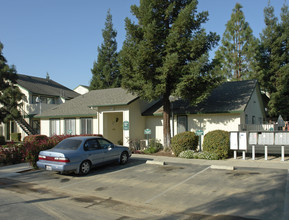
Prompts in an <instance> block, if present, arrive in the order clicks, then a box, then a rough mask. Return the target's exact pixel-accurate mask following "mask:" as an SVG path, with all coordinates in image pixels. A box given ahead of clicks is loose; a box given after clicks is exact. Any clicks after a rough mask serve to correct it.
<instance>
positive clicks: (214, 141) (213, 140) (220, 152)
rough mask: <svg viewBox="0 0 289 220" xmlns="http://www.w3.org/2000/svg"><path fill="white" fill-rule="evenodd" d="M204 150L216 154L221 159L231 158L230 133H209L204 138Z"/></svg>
mask: <svg viewBox="0 0 289 220" xmlns="http://www.w3.org/2000/svg"><path fill="white" fill-rule="evenodd" d="M203 149H204V151H207V152H210V153H215V154H216V155H217V156H218V158H220V159H225V158H228V157H229V156H230V133H229V132H227V131H222V130H215V131H211V132H209V133H207V134H206V135H205V137H204V143H203Z"/></svg>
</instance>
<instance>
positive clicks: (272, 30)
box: [256, 3, 280, 95]
mask: <svg viewBox="0 0 289 220" xmlns="http://www.w3.org/2000/svg"><path fill="white" fill-rule="evenodd" d="M264 22H265V25H266V27H265V29H263V31H262V33H261V34H260V41H261V42H260V45H259V50H258V53H257V67H256V71H257V75H256V78H257V79H258V81H259V82H260V84H261V87H262V89H263V90H264V91H266V92H267V93H268V94H269V95H270V94H272V93H273V92H275V91H276V72H277V71H278V69H279V67H280V66H279V64H278V63H279V61H278V60H279V57H280V45H279V44H278V43H277V42H278V41H277V39H278V37H279V34H280V27H279V24H278V18H277V17H276V16H275V14H274V8H273V6H271V5H270V3H269V4H268V6H267V7H266V8H265V9H264Z"/></svg>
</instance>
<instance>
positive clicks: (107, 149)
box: [97, 138, 119, 162]
mask: <svg viewBox="0 0 289 220" xmlns="http://www.w3.org/2000/svg"><path fill="white" fill-rule="evenodd" d="M97 140H98V143H99V146H100V147H101V149H103V155H104V158H103V159H104V162H106V161H110V160H116V159H118V157H119V155H118V154H119V153H118V152H117V150H116V149H115V148H114V144H113V143H111V142H110V141H108V140H106V139H104V138H99V139H97Z"/></svg>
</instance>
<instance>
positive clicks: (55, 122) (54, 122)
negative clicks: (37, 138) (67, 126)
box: [50, 119, 60, 136]
mask: <svg viewBox="0 0 289 220" xmlns="http://www.w3.org/2000/svg"><path fill="white" fill-rule="evenodd" d="M53 135H60V119H50V136H53Z"/></svg>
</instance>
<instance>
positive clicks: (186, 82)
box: [120, 0, 219, 148]
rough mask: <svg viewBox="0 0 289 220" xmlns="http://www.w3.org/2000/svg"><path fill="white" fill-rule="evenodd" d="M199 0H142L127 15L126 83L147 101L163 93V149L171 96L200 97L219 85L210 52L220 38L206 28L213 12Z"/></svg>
mask: <svg viewBox="0 0 289 220" xmlns="http://www.w3.org/2000/svg"><path fill="white" fill-rule="evenodd" d="M197 4H198V2H197V1H196V0H175V1H172V0H141V1H140V6H139V7H138V6H136V5H133V6H132V7H131V11H132V13H133V14H134V15H135V16H136V18H137V19H138V24H135V23H132V21H131V20H130V19H128V18H126V21H125V22H126V31H127V35H126V40H125V42H124V44H123V48H122V51H121V52H120V63H121V74H122V77H123V81H122V85H123V87H125V88H127V89H128V90H129V91H131V92H133V93H136V94H138V95H139V96H140V97H142V98H143V99H146V100H153V99H156V98H159V97H162V100H163V129H164V130H163V133H164V147H165V148H166V147H169V146H170V99H169V98H170V95H172V94H173V95H176V96H178V97H182V98H186V99H189V100H190V101H191V102H192V103H197V102H199V101H201V100H202V99H203V98H204V97H205V95H206V94H208V91H209V90H210V89H211V88H212V87H213V86H214V85H215V84H214V83H215V82H216V78H215V77H214V75H213V74H212V72H211V70H212V65H211V63H210V62H209V61H208V51H209V50H211V49H212V47H214V46H215V45H216V44H217V42H218V40H219V36H217V35H216V34H215V33H209V34H206V32H205V30H204V29H203V28H202V27H201V25H202V24H203V23H205V22H206V21H207V19H208V12H201V13H197Z"/></svg>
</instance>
